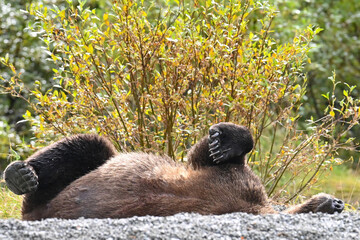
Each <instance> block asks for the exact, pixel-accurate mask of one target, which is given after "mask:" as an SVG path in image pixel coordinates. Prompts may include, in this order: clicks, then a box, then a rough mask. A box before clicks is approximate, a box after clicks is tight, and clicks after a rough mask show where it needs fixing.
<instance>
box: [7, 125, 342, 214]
mask: <svg viewBox="0 0 360 240" xmlns="http://www.w3.org/2000/svg"><path fill="white" fill-rule="evenodd" d="M253 145H254V141H253V138H252V135H251V133H250V131H249V130H248V129H247V128H246V127H244V126H240V125H236V124H234V123H228V122H222V123H218V124H215V125H212V126H211V127H210V129H209V134H208V136H205V137H203V138H202V139H201V140H200V141H199V142H197V143H196V144H195V145H194V146H192V147H191V148H190V150H189V152H188V155H187V163H186V164H184V163H181V162H176V161H174V160H173V159H171V158H170V157H167V156H162V155H159V154H151V153H143V152H130V153H127V152H122V153H117V151H116V150H115V147H114V146H113V145H112V143H111V142H110V141H109V140H107V139H106V138H104V137H100V136H98V135H94V134H79V135H74V136H72V137H67V138H64V139H62V140H60V141H58V142H55V143H53V144H51V145H49V146H47V147H45V148H43V149H41V150H39V151H38V152H36V153H35V154H33V155H32V156H30V157H29V158H28V159H27V160H26V161H15V162H13V163H11V164H10V165H9V166H8V167H7V168H6V169H5V171H4V178H5V182H6V184H7V186H8V188H9V189H10V190H11V191H13V192H14V193H15V194H24V199H23V205H22V219H23V220H41V219H46V218H62V219H76V218H80V217H84V218H126V217H132V216H145V215H152V216H168V215H174V214H176V213H180V212H194V213H199V214H203V215H206V214H216V215H219V214H225V213H232V212H246V213H251V214H272V213H278V212H277V211H275V210H274V209H273V208H272V206H271V200H270V199H269V198H268V196H267V194H266V191H265V188H264V186H263V185H262V183H261V181H260V179H259V178H258V177H257V176H256V175H255V174H254V172H253V171H252V170H251V169H250V167H249V166H248V165H247V162H246V158H245V157H246V154H247V153H249V152H250V151H251V150H252V149H253ZM343 209H344V202H343V201H341V200H339V199H336V198H334V197H333V196H330V195H328V194H325V193H321V194H318V195H315V196H313V197H312V198H310V199H309V200H308V201H306V202H304V203H303V204H299V205H295V206H293V207H290V208H288V209H287V210H285V211H284V212H285V213H290V214H295V213H309V212H314V213H315V212H324V213H330V214H332V213H335V212H338V213H340V212H342V211H343Z"/></svg>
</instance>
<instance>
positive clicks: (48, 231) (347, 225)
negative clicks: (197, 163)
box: [0, 212, 360, 240]
mask: <svg viewBox="0 0 360 240" xmlns="http://www.w3.org/2000/svg"><path fill="white" fill-rule="evenodd" d="M0 239H106V240H110V239H357V240H358V239H360V214H359V213H356V212H345V213H341V214H334V215H329V214H322V213H316V214H298V215H287V214H274V215H265V216H256V215H251V214H246V213H232V214H225V215H220V216H211V215H210V216H202V215H199V214H190V213H182V214H177V215H174V216H169V217H153V216H146V217H132V218H127V219H83V218H80V219H77V220H60V219H46V220H43V221H34V222H27V221H20V220H15V219H10V220H0Z"/></svg>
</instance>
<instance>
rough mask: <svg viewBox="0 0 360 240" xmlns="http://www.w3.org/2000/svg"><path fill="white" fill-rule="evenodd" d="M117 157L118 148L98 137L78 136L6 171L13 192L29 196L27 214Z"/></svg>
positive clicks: (25, 199)
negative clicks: (78, 179) (76, 180)
mask: <svg viewBox="0 0 360 240" xmlns="http://www.w3.org/2000/svg"><path fill="white" fill-rule="evenodd" d="M115 154H116V150H115V148H114V146H113V145H112V144H111V143H110V142H109V141H108V140H107V139H105V138H103V137H100V136H97V135H87V134H83V135H75V136H73V137H69V138H64V139H62V140H60V141H58V142H55V143H54V144H52V145H50V146H48V147H45V148H43V149H41V150H39V151H38V152H36V153H35V154H33V155H32V156H30V157H29V158H28V159H27V160H26V161H23V162H22V161H16V162H13V163H11V164H10V165H9V166H8V167H7V168H6V169H5V172H4V178H5V181H6V184H7V185H8V187H9V189H10V190H12V191H13V192H14V193H16V194H26V195H25V198H24V202H23V213H26V212H29V211H31V210H32V209H33V208H35V207H36V206H39V205H42V204H45V203H47V202H48V201H49V200H51V199H52V198H54V197H55V196H56V195H57V194H58V193H59V192H61V191H62V190H63V189H64V188H65V187H66V186H67V185H69V184H70V183H71V182H73V181H74V180H75V179H77V178H79V177H81V176H83V175H85V174H87V173H88V172H90V171H92V170H94V169H96V168H97V167H99V166H100V165H102V164H103V163H104V162H106V160H108V159H109V158H111V157H112V156H114V155H115Z"/></svg>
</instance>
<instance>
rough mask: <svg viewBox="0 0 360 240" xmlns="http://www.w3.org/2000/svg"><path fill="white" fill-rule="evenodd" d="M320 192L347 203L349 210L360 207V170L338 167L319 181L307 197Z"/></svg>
mask: <svg viewBox="0 0 360 240" xmlns="http://www.w3.org/2000/svg"><path fill="white" fill-rule="evenodd" d="M319 192H325V193H329V194H332V195H334V196H335V197H337V198H340V199H342V200H344V201H345V203H346V205H347V208H348V209H357V208H359V207H360V170H357V171H356V170H353V169H349V168H347V167H346V166H342V165H340V166H336V167H334V169H333V171H332V172H331V173H330V174H329V175H328V176H326V177H323V178H322V179H321V180H319V182H318V184H316V186H314V187H313V188H312V189H311V190H310V191H309V192H308V193H307V194H306V195H308V196H310V195H313V194H316V193H319Z"/></svg>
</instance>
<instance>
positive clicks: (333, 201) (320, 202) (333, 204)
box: [284, 193, 344, 214]
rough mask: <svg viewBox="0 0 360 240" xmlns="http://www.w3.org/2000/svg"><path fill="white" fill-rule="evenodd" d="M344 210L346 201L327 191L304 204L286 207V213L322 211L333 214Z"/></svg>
mask: <svg viewBox="0 0 360 240" xmlns="http://www.w3.org/2000/svg"><path fill="white" fill-rule="evenodd" d="M343 210H344V202H343V201H342V200H340V199H337V198H334V197H333V196H331V195H328V194H325V193H319V194H317V195H315V196H313V197H312V198H310V199H309V200H307V201H306V202H304V203H303V204H299V205H296V206H294V207H291V208H289V209H286V210H285V211H284V213H292V214H296V213H309V212H313V213H316V212H322V213H330V214H333V213H335V212H338V213H341V212H342V211H343Z"/></svg>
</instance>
